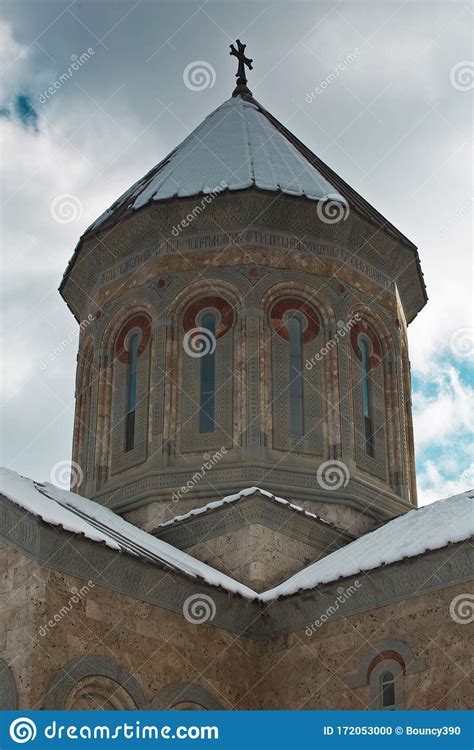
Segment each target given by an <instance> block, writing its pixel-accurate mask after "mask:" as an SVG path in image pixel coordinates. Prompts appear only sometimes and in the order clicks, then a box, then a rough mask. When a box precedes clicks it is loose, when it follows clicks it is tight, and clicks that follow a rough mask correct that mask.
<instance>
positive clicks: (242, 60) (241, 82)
mask: <svg viewBox="0 0 474 750" xmlns="http://www.w3.org/2000/svg"><path fill="white" fill-rule="evenodd" d="M246 46H247V45H246V44H242V42H241V41H240V39H237V49H235V47H234V45H233V44H231V45H230V52H229V54H230V55H233V56H234V57H236V58H237V60H238V61H239V67H238V69H237V73H236V74H235V77H236V78H237V86H246V85H247V76H246V75H245V66H247V68H248V69H249V70H252V62H253V60H250V59H249V58H248V57H245V48H246Z"/></svg>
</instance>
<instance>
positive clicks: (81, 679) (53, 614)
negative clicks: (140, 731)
mask: <svg viewBox="0 0 474 750" xmlns="http://www.w3.org/2000/svg"><path fill="white" fill-rule="evenodd" d="M0 559H1V560H2V566H3V572H2V583H3V590H2V608H1V611H0V644H1V648H0V659H1V658H3V659H4V661H5V662H6V664H7V665H8V666H9V667H10V669H11V673H12V675H13V678H14V682H15V685H16V689H17V692H18V698H19V708H20V709H35V708H42V707H44V706H45V705H47V706H48V707H51V708H52V707H56V706H57V707H61V706H62V707H64V706H68V707H72V708H74V707H75V708H78V707H82V708H87V707H89V708H94V707H95V708H97V707H99V706H100V705H102V706H105V707H107V708H130V707H133V706H134V705H135V706H137V707H138V708H145V707H147V706H149V705H152V706H153V707H155V708H168V707H169V708H171V707H173V706H177V705H183V706H184V705H186V707H188V708H210V707H217V706H218V705H219V706H221V707H222V708H224V709H229V710H230V709H326V708H327V709H361V708H374V707H375V705H374V701H373V698H372V697H371V687H370V685H368V684H367V670H368V669H369V668H370V663H371V659H372V656H371V649H372V650H373V649H375V653H376V652H377V650H379V651H382V652H383V653H387V654H391V653H392V652H393V651H394V650H395V651H399V652H400V653H401V655H402V656H403V659H404V664H405V669H406V676H405V696H404V705H405V706H406V707H407V708H409V709H414V708H426V709H460V708H467V707H468V702H469V695H470V691H469V685H468V654H469V650H468V643H467V638H468V633H467V626H466V625H462V624H457V623H456V622H454V621H453V619H452V618H451V616H450V603H451V601H452V599H453V597H455V596H457V595H459V594H462V593H463V592H465V591H466V586H465V585H459V586H453V587H450V588H446V589H443V590H439V591H437V592H434V593H433V592H431V593H429V594H425V595H421V596H415V597H413V598H410V599H409V600H406V601H403V602H397V603H395V604H393V605H390V606H386V607H383V608H379V609H374V610H371V611H369V612H364V613H361V614H356V615H351V616H350V617H348V618H342V619H341V618H340V619H338V620H334V621H331V620H330V619H329V620H328V621H327V622H325V623H324V624H322V625H321V626H320V627H317V626H316V625H315V626H314V627H313V628H309V627H307V628H306V629H301V630H299V631H297V632H293V633H291V634H289V635H287V636H284V637H278V638H274V639H272V640H270V641H255V640H251V639H249V638H246V637H242V636H240V637H239V636H237V637H236V635H235V634H232V633H229V632H227V631H224V630H222V629H220V628H216V627H213V626H212V625H210V624H209V623H204V624H196V623H192V622H189V621H188V620H186V619H185V618H184V617H183V616H182V615H181V614H177V613H172V612H168V611H167V610H164V609H161V608H158V607H156V606H153V605H151V604H147V603H144V602H140V601H137V600H134V599H132V598H130V597H127V596H124V595H123V594H120V593H118V592H116V591H112V590H109V589H105V588H102V587H101V586H99V585H92V586H89V585H88V584H87V582H86V581H81V580H79V579H77V578H74V577H73V576H69V575H65V574H62V573H58V572H55V571H52V570H47V569H46V568H40V567H39V566H37V565H36V564H34V563H32V562H29V561H28V560H26V559H25V558H24V557H22V555H20V554H18V553H16V552H14V551H12V550H11V549H8V550H7V549H6V548H3V549H2V553H1V558H0ZM6 563H8V569H7V572H5V569H6ZM74 592H76V594H74ZM355 595H356V594H355ZM74 596H76V599H79V600H78V601H77V602H76V603H74V601H73V597H74ZM51 623H53V624H51ZM77 660H79V661H77ZM2 676H3V675H2ZM52 686H53V687H52ZM48 691H49V697H47V696H48Z"/></svg>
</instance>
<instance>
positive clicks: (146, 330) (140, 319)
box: [115, 315, 151, 364]
mask: <svg viewBox="0 0 474 750" xmlns="http://www.w3.org/2000/svg"><path fill="white" fill-rule="evenodd" d="M132 328H139V329H140V331H141V334H142V335H141V338H140V342H139V344H138V356H140V354H142V352H144V351H145V348H146V345H147V344H148V340H149V338H150V334H151V325H150V320H149V318H148V317H147V316H146V315H134V316H133V318H130V320H127V322H126V323H125V325H124V326H123V328H122V330H121V331H120V333H119V335H118V338H117V343H116V345H115V351H116V354H117V357H118V359H119V362H124V363H125V364H128V362H129V360H130V355H129V353H128V351H127V350H126V349H125V338H126V336H127V333H129V331H131V330H132Z"/></svg>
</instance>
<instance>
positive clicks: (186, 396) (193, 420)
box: [163, 279, 246, 453]
mask: <svg viewBox="0 0 474 750" xmlns="http://www.w3.org/2000/svg"><path fill="white" fill-rule="evenodd" d="M243 305H244V299H243V296H242V294H241V292H240V291H239V290H238V289H237V288H236V287H234V285H233V284H230V283H228V282H226V281H222V280H218V279H205V280H200V281H198V282H195V283H193V284H191V285H189V286H188V287H186V288H184V289H181V291H180V292H178V293H177V294H176V295H175V298H174V300H173V303H172V304H171V305H170V309H169V314H170V317H169V321H168V334H167V340H168V341H169V344H168V346H167V362H166V373H167V378H166V390H165V402H164V403H165V416H164V429H163V441H164V444H165V445H166V446H168V450H169V452H174V451H179V452H180V453H192V452H199V453H201V452H202V451H203V450H209V449H212V448H216V449H217V448H220V447H222V446H225V447H226V448H227V449H231V448H232V447H233V444H234V437H235V436H240V435H241V433H242V430H243V425H244V413H245V412H244V409H245V399H246V394H245V393H244V390H245V389H244V388H243V387H242V383H243V377H244V372H243V368H244V365H245V361H246V357H245V337H244V336H243V330H242V325H243V323H242V317H241V312H242V309H243ZM178 425H180V428H179V429H177V426H178Z"/></svg>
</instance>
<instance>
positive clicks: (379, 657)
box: [367, 651, 405, 684]
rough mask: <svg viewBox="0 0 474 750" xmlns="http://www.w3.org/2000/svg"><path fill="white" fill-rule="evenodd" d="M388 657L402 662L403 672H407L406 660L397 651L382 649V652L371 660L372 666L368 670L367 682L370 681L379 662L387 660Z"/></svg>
mask: <svg viewBox="0 0 474 750" xmlns="http://www.w3.org/2000/svg"><path fill="white" fill-rule="evenodd" d="M387 659H391V660H392V661H396V662H398V664H400V666H401V668H402V669H403V672H405V662H404V661H403V659H402V657H401V656H400V654H399V653H398V652H397V651H382V652H381V653H380V654H377V656H376V657H375V658H374V659H372V661H371V662H370V666H369V668H368V670H367V684H368V683H369V682H370V675H371V674H372V672H373V671H374V669H375V667H376V666H377V664H380V662H382V661H386V660H387Z"/></svg>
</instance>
